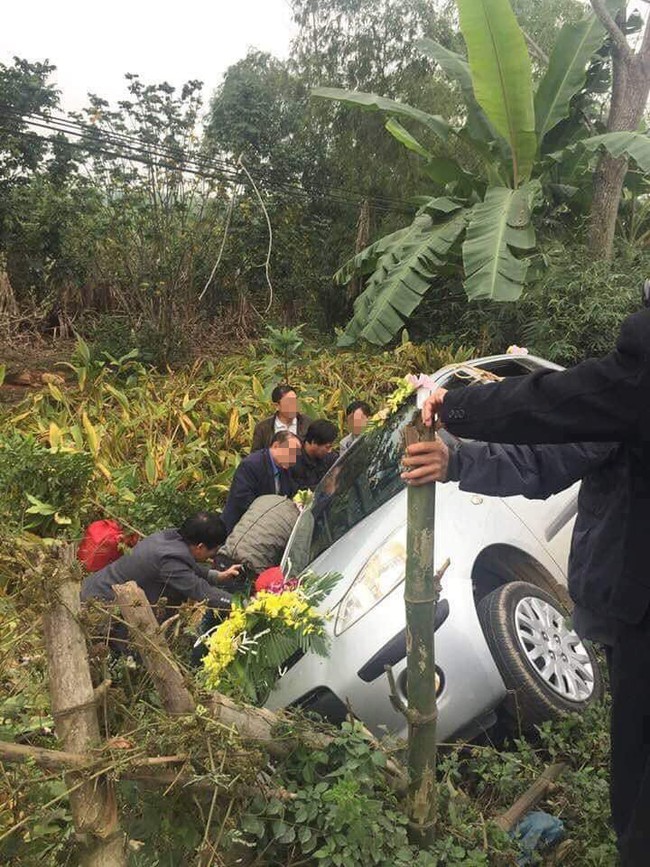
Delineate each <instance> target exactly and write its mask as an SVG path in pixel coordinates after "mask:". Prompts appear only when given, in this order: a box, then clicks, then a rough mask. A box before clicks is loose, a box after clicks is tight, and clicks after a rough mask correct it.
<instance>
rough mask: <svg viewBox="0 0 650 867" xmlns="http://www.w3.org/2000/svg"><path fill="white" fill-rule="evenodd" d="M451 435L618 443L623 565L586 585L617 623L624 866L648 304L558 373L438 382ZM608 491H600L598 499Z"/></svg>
mask: <svg viewBox="0 0 650 867" xmlns="http://www.w3.org/2000/svg"><path fill="white" fill-rule="evenodd" d="M436 413H437V414H438V415H439V418H440V421H441V422H442V423H443V424H444V425H445V427H446V428H447V429H448V430H449V431H451V432H452V433H454V434H456V435H457V436H463V437H472V438H477V439H483V440H492V441H494V442H505V443H514V442H527V443H561V442H571V441H581V440H602V441H612V440H614V441H621V442H622V443H624V444H625V446H626V448H625V452H624V456H623V458H622V469H621V472H622V473H624V475H625V480H626V483H625V484H626V493H625V496H626V509H625V516H624V520H621V521H620V522H619V528H618V534H619V536H620V538H621V540H622V544H621V554H622V566H621V568H620V569H619V570H617V573H616V574H615V575H614V576H613V578H612V579H610V580H606V579H605V580H604V581H603V582H602V583H601V584H599V586H598V587H593V588H591V589H592V591H593V592H594V595H595V597H596V598H595V600H594V602H593V605H592V607H594V608H597V610H598V611H599V612H601V613H606V614H607V615H609V616H610V617H613V618H614V619H615V620H616V621H617V626H618V628H617V633H616V636H615V641H614V644H613V646H612V652H611V656H610V680H611V689H612V722H611V735H612V776H611V799H612V819H613V823H614V828H615V830H616V833H617V835H618V839H619V851H620V854H621V864H622V865H623V867H637V865H639V867H641V865H645V864H646V863H647V853H648V851H649V849H650V690H649V689H648V688H647V683H648V677H649V675H650V615H649V613H648V609H649V607H650V565H649V553H650V550H649V549H650V310H643V311H640V312H638V313H634V314H633V315H632V316H629V317H628V318H627V319H626V320H625V322H624V323H623V325H622V327H621V332H620V334H619V337H618V340H617V343H616V349H615V350H614V351H613V352H611V353H610V354H609V355H607V356H605V357H604V358H602V359H598V360H596V359H590V360H588V361H585V362H583V363H582V364H579V365H577V366H576V367H573V368H571V369H569V370H565V371H557V372H556V371H539V372H536V373H533V374H531V375H530V376H523V377H516V378H514V379H509V380H505V381H503V382H499V383H490V384H489V385H486V386H484V387H478V386H470V387H469V388H463V389H457V390H454V391H450V392H447V391H446V390H445V389H437V390H436V391H435V392H434V393H433V394H432V395H431V397H429V398H428V399H427V401H426V404H425V406H424V410H423V416H424V419H425V422H426V423H429V424H430V423H432V421H433V418H434V416H435V414H436ZM607 497H608V492H607V491H605V490H603V491H601V505H602V506H603V507H604V506H605V505H606V503H607Z"/></svg>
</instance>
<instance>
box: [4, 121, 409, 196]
mask: <svg viewBox="0 0 650 867" xmlns="http://www.w3.org/2000/svg"><path fill="white" fill-rule="evenodd" d="M3 116H5V117H9V118H12V117H13V118H14V119H17V120H20V121H21V122H23V123H26V124H28V125H30V126H32V127H35V128H37V129H43V130H46V131H48V132H51V133H58V134H63V135H65V136H75V137H77V138H80V139H82V140H83V141H82V142H73V141H70V140H69V139H68V140H67V143H68V144H69V145H70V146H72V147H76V148H77V149H80V150H83V151H84V152H86V153H89V154H92V151H93V150H94V151H95V152H96V153H100V154H103V155H107V156H111V157H113V158H121V159H126V160H129V161H133V162H138V163H141V164H143V165H147V166H152V167H159V168H166V169H169V170H171V171H181V172H185V173H188V174H192V175H196V176H199V177H203V178H205V179H206V180H207V179H211V180H215V179H222V180H226V181H228V182H230V183H240V182H242V181H243V180H244V178H243V177H242V174H241V172H240V171H239V170H238V168H237V166H236V165H234V164H232V163H229V162H227V161H226V160H222V159H217V158H214V157H208V156H204V155H199V156H188V154H187V153H186V152H185V151H184V150H183V149H182V148H180V147H178V148H172V147H169V146H164V145H160V144H155V143H153V142H146V141H143V140H142V139H138V138H136V137H135V136H132V135H129V134H125V133H116V132H110V131H106V130H101V131H100V130H98V129H97V128H96V127H94V126H93V125H91V124H84V123H82V122H80V121H76V120H70V119H68V118H65V117H61V116H56V115H44V114H38V113H33V114H21V113H19V112H12V111H11V110H7V109H5V110H4V111H0V118H2V117H3ZM14 132H16V133H18V134H22V135H28V136H29V135H34V136H36V137H38V138H41V139H44V140H49V139H48V137H47V136H45V135H39V134H37V133H32V132H30V131H25V130H16V131H14ZM107 146H108V147H107ZM116 149H117V150H116ZM153 158H155V159H156V161H155V162H154V159H153ZM165 161H167V162H165ZM255 176H256V177H257V180H258V181H259V182H260V183H261V185H262V186H263V187H264V188H265V189H268V190H270V191H276V192H280V193H284V194H285V195H290V196H294V197H301V198H304V197H307V198H313V199H321V200H329V201H331V202H333V203H335V204H344V205H352V206H354V207H358V206H359V203H360V200H362V199H364V198H369V199H370V200H371V201H372V204H373V207H374V208H375V209H376V210H379V211H383V212H390V211H393V212H402V213H412V212H413V210H414V208H413V206H412V205H411V204H410V203H409V202H406V201H403V200H399V199H392V198H389V197H386V196H370V195H368V194H366V193H361V192H356V191H352V190H346V189H342V188H338V187H323V188H322V191H315V190H307V189H305V188H304V187H302V186H299V185H296V184H289V183H285V182H281V183H278V182H275V183H274V182H272V181H270V180H269V179H268V178H264V177H263V176H261V175H260V174H259V172H256V173H255Z"/></svg>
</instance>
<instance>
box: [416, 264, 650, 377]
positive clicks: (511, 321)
mask: <svg viewBox="0 0 650 867" xmlns="http://www.w3.org/2000/svg"><path fill="white" fill-rule="evenodd" d="M544 259H545V261H546V263H547V266H546V267H545V268H544V269H543V270H541V269H540V270H539V272H538V273H539V279H538V281H537V282H536V283H533V284H532V285H531V286H530V288H528V289H527V290H526V291H525V292H524V295H523V296H522V298H521V299H520V300H519V301H516V302H514V303H505V302H501V303H497V302H494V301H473V302H468V301H467V299H466V296H465V293H464V291H463V289H462V288H461V287H460V285H458V284H456V283H454V282H453V281H450V283H448V284H447V285H446V286H445V287H444V289H443V288H440V289H438V290H437V292H436V293H434V294H432V295H431V297H427V298H426V299H425V302H424V303H423V304H422V305H421V306H420V308H418V312H417V315H416V317H415V318H414V321H413V323H412V324H410V325H409V333H410V335H411V337H412V338H413V339H414V340H422V339H428V340H435V341H438V342H456V343H458V342H461V343H463V344H465V345H469V346H476V347H478V348H479V351H480V353H481V354H486V355H488V354H496V353H501V352H505V350H506V349H507V348H508V346H509V345H510V344H513V343H516V344H518V345H520V346H526V347H527V348H528V349H529V350H530V351H531V352H534V353H535V354H536V355H540V356H542V357H543V358H548V359H549V360H551V361H555V362H557V363H558V364H563V365H571V364H576V363H577V362H579V361H582V360H584V359H585V358H589V357H593V356H596V357H598V356H602V355H605V354H606V353H607V352H609V351H610V350H611V349H613V347H614V342H615V340H616V335H617V334H618V330H619V328H620V325H621V322H622V321H623V319H625V317H626V316H628V315H629V314H630V313H632V312H634V311H635V310H638V309H639V308H640V298H641V285H642V283H643V280H644V279H645V278H646V277H647V276H649V275H650V255H648V254H647V253H642V254H639V255H638V256H634V257H630V256H620V257H618V258H616V259H615V260H614V261H613V262H611V263H609V262H594V261H592V260H590V259H587V258H586V257H585V254H584V251H582V250H580V251H578V250H576V249H575V248H571V247H563V248H561V249H557V248H556V249H554V250H550V251H547V252H546V253H545V255H544Z"/></svg>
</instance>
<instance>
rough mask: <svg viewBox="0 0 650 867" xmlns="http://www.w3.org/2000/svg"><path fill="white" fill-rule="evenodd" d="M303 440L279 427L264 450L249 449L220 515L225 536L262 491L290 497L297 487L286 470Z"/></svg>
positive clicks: (237, 471) (291, 465)
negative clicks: (250, 450) (249, 452)
mask: <svg viewBox="0 0 650 867" xmlns="http://www.w3.org/2000/svg"><path fill="white" fill-rule="evenodd" d="M301 449H302V443H301V442H300V439H299V438H298V437H297V436H296V434H293V433H291V432H290V431H287V430H279V431H276V432H275V433H274V434H273V437H272V439H271V445H270V446H269V448H267V449H260V450H259V451H256V452H252V453H251V454H250V455H248V457H245V458H244V460H243V461H242V462H241V463H240V464H239V466H238V467H237V469H236V470H235V475H234V476H233V480H232V484H231V485H230V491H229V493H228V498H227V500H226V505H225V508H224V510H223V513H222V515H221V517H222V519H223V522H224V524H225V525H226V531H227V533H228V535H230V533H232V531H233V529H234V527H235V524H236V523H237V522H238V521H239V519H240V518H241V517H242V515H243V514H244V512H246V511H247V510H248V507H249V506H250V505H251V503H252V502H253V500H256V499H257V498H258V497H261V496H262V495H263V494H283V495H284V496H286V497H293V495H294V494H295V493H296V492H297V490H298V488H297V487H296V484H295V482H294V480H293V479H292V477H291V474H290V473H289V468H290V467H293V465H294V464H295V463H296V460H297V458H298V455H299V454H300V451H301Z"/></svg>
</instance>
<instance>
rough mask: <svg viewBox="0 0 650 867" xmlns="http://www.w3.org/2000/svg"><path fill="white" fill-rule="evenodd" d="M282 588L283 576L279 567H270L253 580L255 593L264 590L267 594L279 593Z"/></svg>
mask: <svg viewBox="0 0 650 867" xmlns="http://www.w3.org/2000/svg"><path fill="white" fill-rule="evenodd" d="M283 588H284V575H283V574H282V569H280V567H279V566H271V567H270V568H269V569H265V570H264V571H263V572H260V574H259V575H258V576H257V578H256V579H255V592H256V593H259V592H260V590H266V591H268V592H269V593H281V592H282V589H283Z"/></svg>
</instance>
